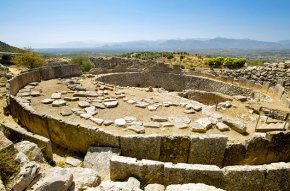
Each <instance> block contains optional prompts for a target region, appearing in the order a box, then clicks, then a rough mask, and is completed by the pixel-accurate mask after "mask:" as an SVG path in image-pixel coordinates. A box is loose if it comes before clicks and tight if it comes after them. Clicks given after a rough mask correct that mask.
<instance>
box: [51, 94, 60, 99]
mask: <svg viewBox="0 0 290 191" xmlns="http://www.w3.org/2000/svg"><path fill="white" fill-rule="evenodd" d="M51 99H61V93H53V94H51Z"/></svg>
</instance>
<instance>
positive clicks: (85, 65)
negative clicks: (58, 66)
mask: <svg viewBox="0 0 290 191" xmlns="http://www.w3.org/2000/svg"><path fill="white" fill-rule="evenodd" d="M70 63H71V64H77V65H79V66H80V68H81V70H82V71H83V72H88V71H90V70H91V69H92V67H93V66H94V65H93V63H92V62H91V61H90V59H89V58H88V57H86V56H82V55H78V56H74V57H73V58H72V59H71V61H70Z"/></svg>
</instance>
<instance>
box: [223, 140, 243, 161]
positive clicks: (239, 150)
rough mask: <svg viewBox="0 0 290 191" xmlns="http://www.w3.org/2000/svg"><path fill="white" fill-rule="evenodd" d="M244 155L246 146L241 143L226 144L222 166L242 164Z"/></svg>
mask: <svg viewBox="0 0 290 191" xmlns="http://www.w3.org/2000/svg"><path fill="white" fill-rule="evenodd" d="M245 155H246V147H245V145H244V144H242V143H233V144H227V147H226V150H225V154H224V160H223V166H230V165H237V164H242V163H243V161H244V159H245Z"/></svg>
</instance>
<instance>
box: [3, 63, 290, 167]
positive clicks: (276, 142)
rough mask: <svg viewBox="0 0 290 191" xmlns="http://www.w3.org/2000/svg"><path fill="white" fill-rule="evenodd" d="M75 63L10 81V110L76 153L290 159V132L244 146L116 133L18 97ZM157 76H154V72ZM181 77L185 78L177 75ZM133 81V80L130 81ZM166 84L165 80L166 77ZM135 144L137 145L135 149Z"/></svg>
mask: <svg viewBox="0 0 290 191" xmlns="http://www.w3.org/2000/svg"><path fill="white" fill-rule="evenodd" d="M79 74H80V72H79V69H78V68H77V67H76V66H71V65H68V66H63V67H59V66H58V67H52V68H41V69H38V70H32V71H28V72H25V73H23V74H20V75H19V76H16V77H14V78H13V79H11V80H10V81H9V85H8V86H7V87H10V89H9V92H10V94H9V97H10V105H9V108H10V112H11V114H12V115H13V116H14V117H16V118H18V120H19V122H20V123H22V124H23V125H24V126H25V127H26V128H27V129H29V130H30V131H31V132H33V133H36V134H39V135H42V136H44V137H47V138H49V139H50V140H51V141H52V142H54V143H56V144H58V145H60V146H62V147H65V148H68V149H70V150H73V151H77V152H82V153H86V152H87V149H88V147H89V146H92V145H96V146H108V147H116V148H120V149H121V151H122V155H123V156H129V157H136V158H138V159H151V160H160V161H164V162H174V163H200V164H211V165H218V166H225V165H232V164H264V163H270V162H276V161H290V144H289V142H290V132H289V131H287V132H271V133H268V137H267V138H264V137H253V138H251V139H249V140H248V141H247V142H246V143H245V144H242V143H241V144H237V145H231V144H227V140H228V139H227V137H226V136H223V135H202V136H159V135H127V136H119V135H116V134H112V133H111V132H109V131H106V130H104V129H102V128H98V127H96V126H88V125H83V124H77V123H74V122H70V121H63V120H61V119H58V118H55V117H52V116H49V115H47V114H45V113H39V112H36V111H35V110H34V109H33V108H32V107H30V106H29V105H27V104H25V103H24V102H23V101H22V99H21V98H18V97H15V95H16V94H17V92H18V90H19V89H20V88H22V87H24V86H25V85H26V84H28V83H30V82H33V81H40V80H42V79H44V80H47V79H52V78H61V77H69V76H77V75H79ZM154 75H156V74H154ZM174 77H180V78H182V77H181V76H174ZM131 81H132V80H131ZM164 82H165V81H164ZM132 145H134V147H132Z"/></svg>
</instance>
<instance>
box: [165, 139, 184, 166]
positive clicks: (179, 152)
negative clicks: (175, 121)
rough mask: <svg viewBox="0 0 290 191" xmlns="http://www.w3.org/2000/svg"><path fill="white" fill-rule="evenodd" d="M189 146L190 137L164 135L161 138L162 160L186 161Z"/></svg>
mask: <svg viewBox="0 0 290 191" xmlns="http://www.w3.org/2000/svg"><path fill="white" fill-rule="evenodd" d="M189 147H190V140H189V137H186V136H163V137H162V138H161V148H160V161H163V162H173V163H186V162H187V158H188V153H189Z"/></svg>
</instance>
